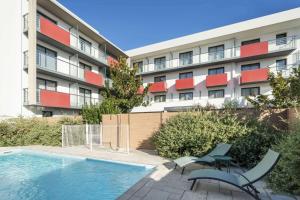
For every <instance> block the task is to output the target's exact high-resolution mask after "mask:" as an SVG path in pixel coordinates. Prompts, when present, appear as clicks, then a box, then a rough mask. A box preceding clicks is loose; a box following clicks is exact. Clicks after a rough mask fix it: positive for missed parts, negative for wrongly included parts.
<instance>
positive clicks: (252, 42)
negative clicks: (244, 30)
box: [242, 38, 260, 46]
mask: <svg viewBox="0 0 300 200" xmlns="http://www.w3.org/2000/svg"><path fill="white" fill-rule="evenodd" d="M258 42H260V39H259V38H257V39H253V40H246V41H243V42H242V46H244V45H248V44H254V43H258Z"/></svg>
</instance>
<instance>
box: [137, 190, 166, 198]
mask: <svg viewBox="0 0 300 200" xmlns="http://www.w3.org/2000/svg"><path fill="white" fill-rule="evenodd" d="M169 195H170V193H169V192H165V191H161V190H157V189H152V190H151V191H150V192H149V193H148V194H147V195H146V197H145V198H143V200H167V199H168V197H169Z"/></svg>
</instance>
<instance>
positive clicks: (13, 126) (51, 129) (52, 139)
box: [0, 118, 82, 146]
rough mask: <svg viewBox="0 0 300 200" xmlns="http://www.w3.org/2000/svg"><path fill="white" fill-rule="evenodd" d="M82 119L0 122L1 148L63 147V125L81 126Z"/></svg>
mask: <svg viewBox="0 0 300 200" xmlns="http://www.w3.org/2000/svg"><path fill="white" fill-rule="evenodd" d="M80 123H82V122H81V120H80V119H71V118H64V119H62V120H60V121H58V122H47V121H46V120H41V119H37V118H32V119H23V118H18V119H12V120H6V121H2V122H0V146H23V145H48V146H59V145H61V125H62V124H80Z"/></svg>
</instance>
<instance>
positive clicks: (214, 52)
mask: <svg viewBox="0 0 300 200" xmlns="http://www.w3.org/2000/svg"><path fill="white" fill-rule="evenodd" d="M223 58H224V45H219V46H214V47H209V48H208V59H209V61H214V60H219V59H223Z"/></svg>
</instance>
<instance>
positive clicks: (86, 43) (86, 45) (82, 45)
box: [79, 36, 92, 54]
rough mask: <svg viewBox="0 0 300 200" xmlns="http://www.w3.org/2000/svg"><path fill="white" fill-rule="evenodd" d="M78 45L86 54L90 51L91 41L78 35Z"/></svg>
mask: <svg viewBox="0 0 300 200" xmlns="http://www.w3.org/2000/svg"><path fill="white" fill-rule="evenodd" d="M79 47H80V50H81V51H83V52H85V53H87V54H91V53H92V43H91V42H89V41H87V40H86V39H84V38H82V37H80V36H79Z"/></svg>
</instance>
